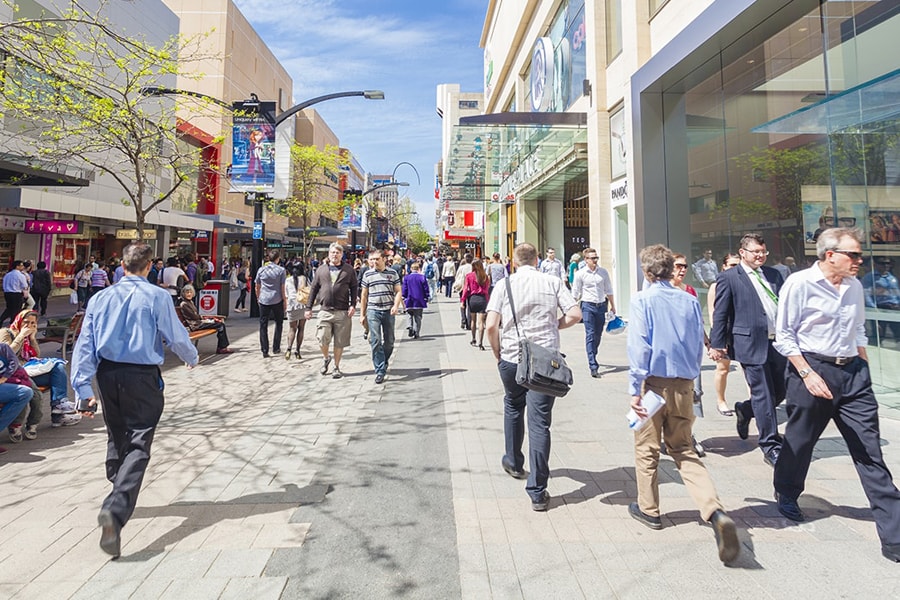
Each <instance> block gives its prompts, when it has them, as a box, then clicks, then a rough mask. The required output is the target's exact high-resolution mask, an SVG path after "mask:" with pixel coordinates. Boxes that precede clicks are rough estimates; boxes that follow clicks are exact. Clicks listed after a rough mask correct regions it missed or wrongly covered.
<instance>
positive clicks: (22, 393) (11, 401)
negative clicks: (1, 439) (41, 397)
mask: <svg viewBox="0 0 900 600" xmlns="http://www.w3.org/2000/svg"><path fill="white" fill-rule="evenodd" d="M33 395H34V392H33V391H31V388H30V387H27V386H24V385H16V384H15V383H0V404H2V405H3V407H2V408H0V431H2V430H4V429H6V428H7V427H9V424H10V423H12V422H13V421H14V420H15V418H16V417H17V416H19V413H20V412H22V409H23V408H25V405H26V404H28V401H29V400H31V397H32V396H33Z"/></svg>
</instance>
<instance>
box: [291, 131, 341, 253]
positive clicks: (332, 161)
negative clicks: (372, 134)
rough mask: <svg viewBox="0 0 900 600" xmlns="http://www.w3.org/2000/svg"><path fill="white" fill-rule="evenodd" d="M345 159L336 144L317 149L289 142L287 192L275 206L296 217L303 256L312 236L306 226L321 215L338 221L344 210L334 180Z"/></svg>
mask: <svg viewBox="0 0 900 600" xmlns="http://www.w3.org/2000/svg"><path fill="white" fill-rule="evenodd" d="M348 160H349V159H348V157H346V156H344V155H342V154H341V152H340V148H338V147H337V146H332V145H328V146H326V147H325V149H324V150H320V149H319V148H317V147H315V146H306V145H302V144H296V143H295V144H292V145H291V194H290V196H288V197H287V198H285V199H284V200H281V201H278V208H279V209H280V211H281V212H282V213H283V214H285V215H287V216H288V217H296V218H299V219H300V222H301V224H302V227H303V233H304V235H303V255H304V256H306V255H307V254H308V253H309V249H310V248H311V245H310V243H309V240H310V237H314V236H312V233H314V232H311V231H310V229H309V228H310V227H315V226H316V225H318V224H319V220H320V218H321V217H322V216H324V217H326V218H329V219H333V220H335V221H338V220H340V219H341V218H342V216H343V214H344V208H345V207H346V206H347V205H348V201H346V200H344V199H343V198H341V197H340V195H339V193H338V191H337V186H336V185H334V183H336V182H337V174H338V173H339V172H340V168H341V167H342V166H345V165H347V164H348ZM329 188H331V190H329Z"/></svg>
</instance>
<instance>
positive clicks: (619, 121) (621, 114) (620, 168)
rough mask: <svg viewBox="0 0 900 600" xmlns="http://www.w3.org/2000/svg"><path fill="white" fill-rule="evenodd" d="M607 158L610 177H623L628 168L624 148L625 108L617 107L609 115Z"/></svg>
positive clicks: (626, 152)
mask: <svg viewBox="0 0 900 600" xmlns="http://www.w3.org/2000/svg"><path fill="white" fill-rule="evenodd" d="M609 160H610V173H611V175H612V179H618V178H619V177H624V176H625V173H626V171H627V169H628V163H627V161H628V151H627V150H626V148H625V110H624V109H621V108H620V109H619V110H617V111H616V112H615V113H614V114H613V115H612V116H610V117H609Z"/></svg>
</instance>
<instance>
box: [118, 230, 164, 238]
mask: <svg viewBox="0 0 900 600" xmlns="http://www.w3.org/2000/svg"><path fill="white" fill-rule="evenodd" d="M116 239H117V240H136V239H138V230H137V229H116ZM144 239H145V240H155V239H156V230H155V229H145V230H144Z"/></svg>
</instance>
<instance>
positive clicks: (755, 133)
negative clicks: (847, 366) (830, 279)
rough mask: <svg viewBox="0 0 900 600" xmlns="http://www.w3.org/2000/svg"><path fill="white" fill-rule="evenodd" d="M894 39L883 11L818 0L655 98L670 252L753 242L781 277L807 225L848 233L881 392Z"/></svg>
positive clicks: (899, 146)
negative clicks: (857, 233) (852, 231)
mask: <svg viewBox="0 0 900 600" xmlns="http://www.w3.org/2000/svg"><path fill="white" fill-rule="evenodd" d="M776 16H780V17H781V19H784V16H783V15H777V13H775V14H773V16H772V18H773V19H775V18H776ZM898 34H900V4H898V3H896V2H876V1H869V2H866V1H853V2H848V1H836V0H831V1H823V2H821V4H820V5H819V6H818V7H816V8H815V9H814V10H812V11H810V12H808V13H807V14H804V15H801V16H799V17H796V16H794V17H792V18H791V19H790V20H789V21H788V20H785V23H784V25H783V26H782V27H781V28H780V29H779V30H778V31H777V33H775V34H774V35H770V36H768V37H767V38H766V39H765V40H764V41H762V42H760V43H756V44H755V45H754V44H750V43H747V42H746V40H745V43H743V44H735V45H734V46H733V47H732V48H740V50H733V49H732V48H725V49H724V50H722V51H720V52H719V53H718V54H717V55H716V56H714V57H713V58H712V59H709V60H706V62H705V63H704V64H703V65H701V66H699V68H696V69H694V70H692V71H691V72H690V73H689V74H687V75H685V76H684V77H683V78H682V79H680V80H679V81H677V82H669V84H668V85H667V86H666V89H663V90H662V109H663V110H662V112H663V113H664V114H665V115H666V116H665V123H664V125H663V127H664V131H665V137H666V143H665V154H666V163H667V166H666V179H667V183H666V187H667V189H668V190H669V198H668V202H669V204H670V205H672V202H673V200H675V201H676V202H678V203H679V204H680V205H681V207H682V208H681V209H680V210H681V211H683V210H684V203H685V195H686V201H687V202H686V204H687V209H688V214H689V217H688V216H686V215H684V214H683V212H682V213H681V214H679V216H677V217H674V218H673V217H671V215H672V214H673V213H672V211H671V210H670V212H669V214H670V219H669V223H668V229H669V234H670V235H669V239H670V243H671V245H673V247H675V246H680V247H676V250H678V251H681V252H685V253H688V252H689V253H690V255H691V256H692V258H691V260H692V261H697V260H699V259H701V258H702V257H703V254H704V251H706V250H712V252H713V256H714V257H715V258H716V259H717V260H718V259H720V258H721V257H722V256H723V255H724V254H725V253H727V252H734V251H736V249H737V246H738V240H739V239H740V237H741V236H742V235H743V234H744V233H747V232H759V233H762V234H763V236H764V237H765V238H766V242H767V245H768V248H769V250H770V252H771V255H770V256H769V260H768V263H767V264H769V265H770V266H776V267H778V268H780V269H783V270H784V272H788V271H794V270H797V269H802V268H804V267H807V266H809V265H810V264H812V263H813V262H814V261H815V260H816V256H815V239H816V237H817V234H818V231H819V230H821V228H823V227H828V226H833V225H835V224H840V225H842V226H856V227H859V228H860V229H862V230H863V232H864V236H865V240H866V241H865V243H864V250H865V252H866V263H865V265H864V269H863V271H861V278H862V281H863V284H864V287H865V288H866V294H867V317H868V322H867V326H868V327H867V328H868V334H869V336H870V339H869V344H870V346H871V348H870V350H869V356H870V359H871V363H872V372H873V380H875V383H876V384H877V385H876V388H878V387H879V386H880V387H881V388H882V390H884V389H890V390H894V391H896V390H900V369H897V368H896V367H897V365H900V288H898V284H897V277H896V276H895V275H896V274H897V273H900V268H898V264H897V263H898V262H900V69H898V66H897V65H898V63H897V59H896V57H897V56H900V35H898ZM749 35H753V33H750V34H748V36H749ZM748 39H749V38H748ZM748 48H749V49H748ZM685 148H686V149H687V152H686V153H685V151H684V149H685ZM673 190H674V192H673ZM673 196H674V198H673ZM688 218H689V227H688V228H685V227H684V225H688V222H687V220H686V219H688ZM687 231H689V239H688V237H686V236H687V235H688V234H687V233H686V232H687ZM701 300H702V298H701ZM895 395H896V394H895Z"/></svg>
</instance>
